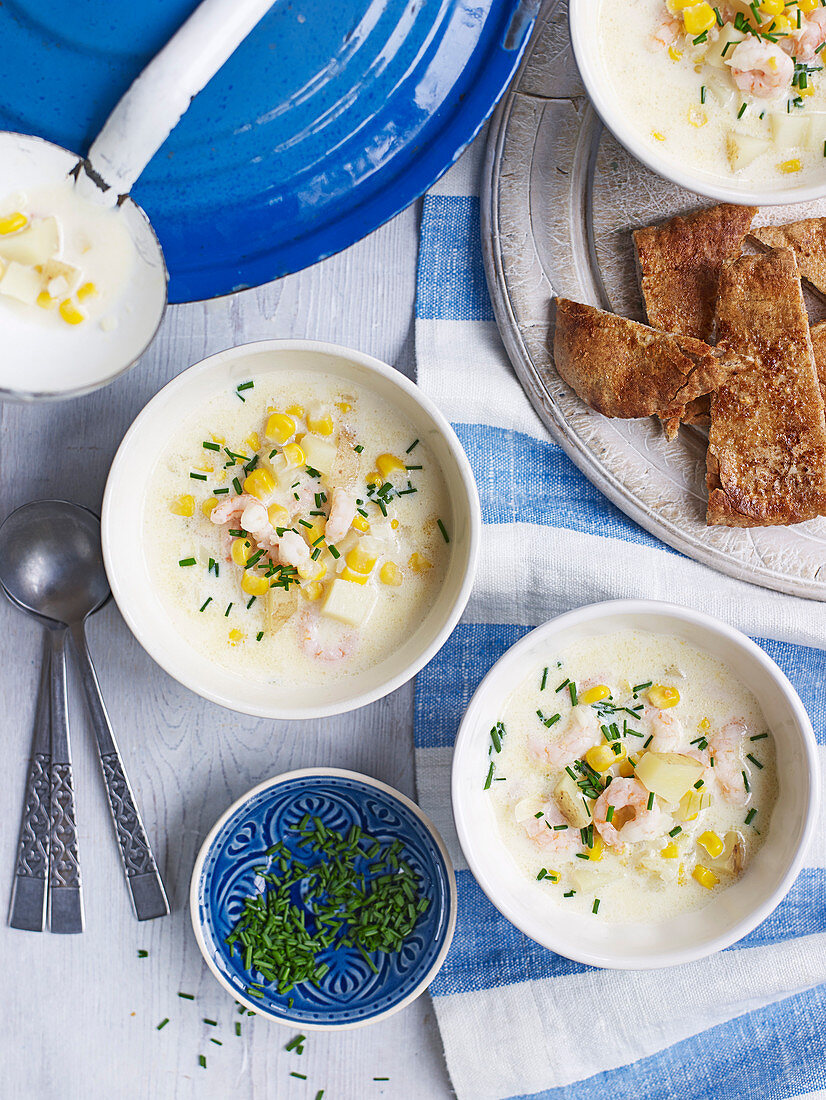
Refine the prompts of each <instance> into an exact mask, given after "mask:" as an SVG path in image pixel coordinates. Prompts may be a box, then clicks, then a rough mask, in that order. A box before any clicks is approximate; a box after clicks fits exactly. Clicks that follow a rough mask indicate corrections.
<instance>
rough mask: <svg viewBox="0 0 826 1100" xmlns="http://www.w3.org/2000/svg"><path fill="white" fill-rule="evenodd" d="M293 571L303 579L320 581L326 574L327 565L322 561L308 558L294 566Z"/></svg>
mask: <svg viewBox="0 0 826 1100" xmlns="http://www.w3.org/2000/svg"><path fill="white" fill-rule="evenodd" d="M295 571H296V573H298V575H299V577H301V579H302V580H303V581H320V580H321V579H322V577H324V576H326V574H327V566H326V565H325V564H324V562H323V561H313V559H312V558H310V560H309V561H305V562H302V563H301V565H298V566H296V570H295Z"/></svg>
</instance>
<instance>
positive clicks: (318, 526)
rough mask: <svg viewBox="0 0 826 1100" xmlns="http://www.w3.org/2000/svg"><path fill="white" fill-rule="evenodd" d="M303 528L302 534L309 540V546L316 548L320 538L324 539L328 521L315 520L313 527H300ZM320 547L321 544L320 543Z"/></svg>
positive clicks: (301, 525) (302, 525)
mask: <svg viewBox="0 0 826 1100" xmlns="http://www.w3.org/2000/svg"><path fill="white" fill-rule="evenodd" d="M299 526H300V527H301V533H302V535H303V536H304V538H305V539H306V540H307V543H308V545H310V546H314V545H315V544H316V543H317V542H318V540H319V539H320V538H323V537H324V528H325V527H326V520H321V522H319V521H318V520H315V521H314V523H313V524H312V526H310V527H305V526H304V524H303V523H302V524H300V525H299ZM319 545H320V543H319Z"/></svg>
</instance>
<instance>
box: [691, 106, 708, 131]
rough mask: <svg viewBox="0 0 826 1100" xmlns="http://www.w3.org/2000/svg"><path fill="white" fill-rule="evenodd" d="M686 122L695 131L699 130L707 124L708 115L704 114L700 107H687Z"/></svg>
mask: <svg viewBox="0 0 826 1100" xmlns="http://www.w3.org/2000/svg"><path fill="white" fill-rule="evenodd" d="M688 121H689V122H690V123H691V125H692V126H693V127H694V128H695V130H700V129H702V128H703V126H705V125H706V123H707V122H708V115H707V114H706V113H705V111H704V110H703V109H702V107H689V109H688Z"/></svg>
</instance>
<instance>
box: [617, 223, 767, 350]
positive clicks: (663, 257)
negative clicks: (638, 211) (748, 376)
mask: <svg viewBox="0 0 826 1100" xmlns="http://www.w3.org/2000/svg"><path fill="white" fill-rule="evenodd" d="M756 213H757V207H755V206H733V205H730V204H727V203H723V204H721V205H720V206H712V207H709V208H708V209H705V210H698V211H697V212H696V213H694V214H689V215H688V217H686V218H682V217H676V218H672V219H671V220H670V221H667V222H665V223H663V224H662V225H649V226H646V228H645V229H638V230H637V231H636V232H635V233H634V244H635V245H636V246H637V261H638V264H639V271H640V282H641V284H642V294H643V298H644V299H645V311H646V313H647V315H648V321H649V323H650V324H651V325H653V326H654V328H659V329H662V330H663V332H675V333H679V334H680V335H681V336H693V337H694V338H695V340H705V341H708V340H710V339H711V335H712V332H713V329H714V307H715V304H716V302H717V286H718V283H719V281H720V268H721V267H722V265H723V263H724V261H726V260H731V259H734V257H735V256H739V255H740V249H741V248H742V246H743V239H744V237H745V236H746V233H747V232H748V230H749V226H750V225H751V221H752V218H753V217H754V215H755V214H756Z"/></svg>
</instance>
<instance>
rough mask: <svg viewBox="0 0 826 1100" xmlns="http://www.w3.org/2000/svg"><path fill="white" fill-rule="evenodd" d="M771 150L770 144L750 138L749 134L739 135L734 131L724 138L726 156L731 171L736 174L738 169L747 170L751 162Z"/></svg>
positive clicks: (760, 139) (759, 139) (756, 138)
mask: <svg viewBox="0 0 826 1100" xmlns="http://www.w3.org/2000/svg"><path fill="white" fill-rule="evenodd" d="M770 148H771V143H770V142H768V141H764V140H763V138H758V137H752V135H751V134H741V133H738V132H737V131H736V130H735V131H734V133H733V134H729V135H728V137H727V138H726V155H727V156H728V162H729V164H730V165H731V167H732V170H733V171H735V172H737V171H739V169H740V168H747V167H748V166H749V165H750V164H751V162H752V161H753V160H756V159H757V157H759V156H760V155H761V154H762V153H765V152H766V151H767V150H768V149H770Z"/></svg>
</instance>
